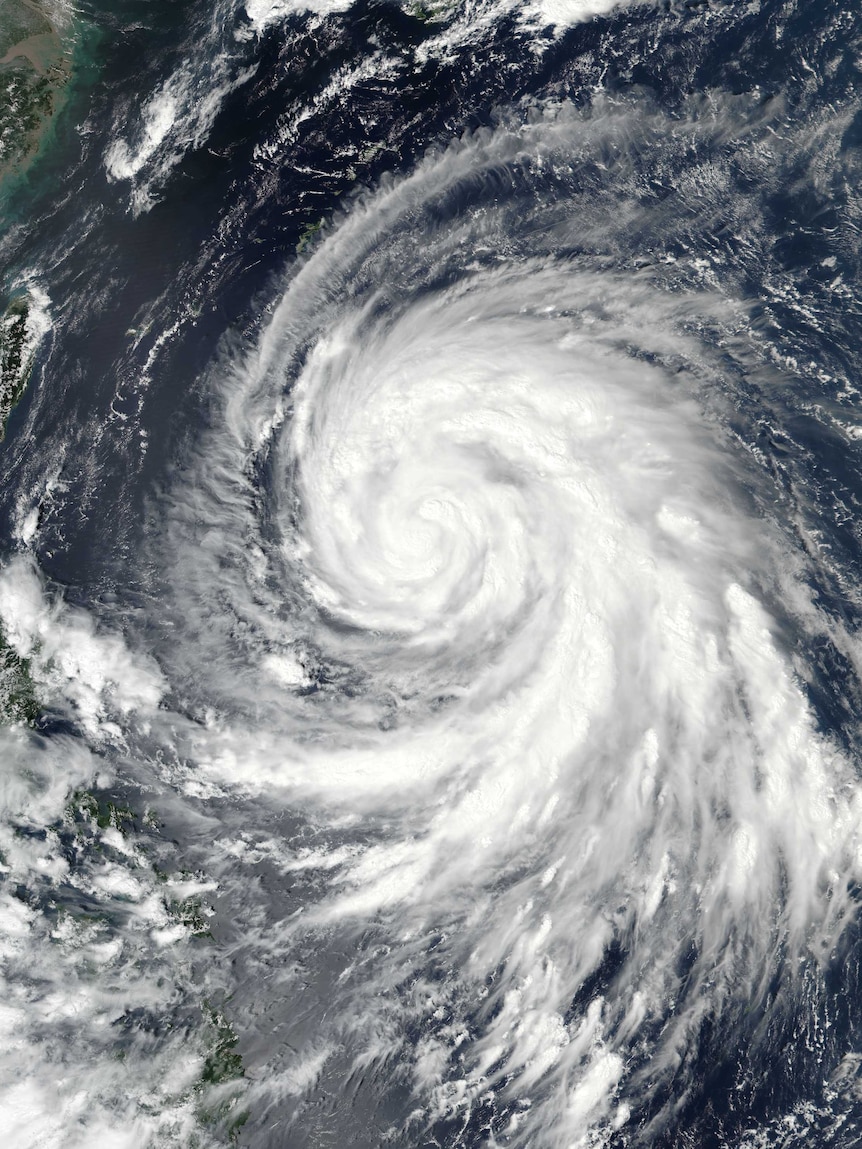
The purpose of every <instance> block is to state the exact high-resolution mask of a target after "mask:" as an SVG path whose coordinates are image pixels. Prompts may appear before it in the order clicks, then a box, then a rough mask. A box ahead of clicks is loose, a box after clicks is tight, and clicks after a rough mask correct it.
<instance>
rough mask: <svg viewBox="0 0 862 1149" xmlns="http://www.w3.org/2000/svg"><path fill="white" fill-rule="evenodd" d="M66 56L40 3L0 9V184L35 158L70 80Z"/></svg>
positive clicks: (23, 1) (13, 1) (12, 1)
mask: <svg viewBox="0 0 862 1149" xmlns="http://www.w3.org/2000/svg"><path fill="white" fill-rule="evenodd" d="M70 70H71V68H70V53H69V50H68V46H67V45H66V44H65V43H64V39H63V36H62V34H61V29H60V28H58V27H57V25H55V24H54V23H53V22H52V20H51V18H50V15H49V14H48V11H47V5H46V4H45V2H44V0H42V2H41V3H40V2H39V0H3V2H2V4H0V181H2V180H5V179H6V177H8V176H9V175H11V174H13V173H16V172H20V171H21V169H22V168H23V167H25V166H26V164H27V163H28V162H29V161H30V160H31V159H32V158H33V157H34V156H35V154H36V153H37V152H38V150H39V147H40V145H41V143H42V139H43V137H44V134H45V132H46V130H47V128H48V126H49V125H50V123H51V120H52V118H53V116H54V114H55V113H56V111H57V109H58V108H59V105H60V101H61V98H62V92H63V89H64V87H65V86H66V83H67V81H68V79H69V74H70Z"/></svg>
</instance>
